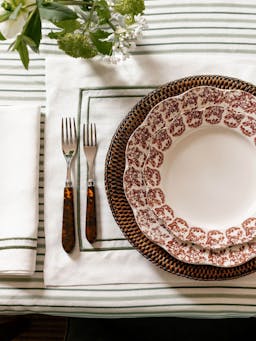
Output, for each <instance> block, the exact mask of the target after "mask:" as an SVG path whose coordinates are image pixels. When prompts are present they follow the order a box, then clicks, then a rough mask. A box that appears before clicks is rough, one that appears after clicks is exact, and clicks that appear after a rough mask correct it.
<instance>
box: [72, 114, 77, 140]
mask: <svg viewBox="0 0 256 341" xmlns="http://www.w3.org/2000/svg"><path fill="white" fill-rule="evenodd" d="M73 128H74V142H75V141H77V134H76V122H75V119H74V118H73Z"/></svg>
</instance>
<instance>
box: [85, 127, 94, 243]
mask: <svg viewBox="0 0 256 341" xmlns="http://www.w3.org/2000/svg"><path fill="white" fill-rule="evenodd" d="M83 148H84V153H85V156H86V159H87V166H88V176H87V202H86V221H85V235H86V238H87V240H88V241H89V242H90V243H93V242H95V240H96V237H97V222H96V204H95V176H94V162H95V156H96V153H97V136H96V125H95V124H92V123H91V124H84V125H83Z"/></svg>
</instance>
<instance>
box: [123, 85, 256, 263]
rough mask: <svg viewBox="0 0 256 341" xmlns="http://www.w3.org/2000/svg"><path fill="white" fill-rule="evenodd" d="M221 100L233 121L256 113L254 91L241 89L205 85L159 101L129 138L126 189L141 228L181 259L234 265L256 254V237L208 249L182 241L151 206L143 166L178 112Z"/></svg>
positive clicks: (212, 104)
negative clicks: (157, 137)
mask: <svg viewBox="0 0 256 341" xmlns="http://www.w3.org/2000/svg"><path fill="white" fill-rule="evenodd" d="M220 103H221V104H222V105H223V103H226V104H227V105H228V107H229V110H233V111H234V114H235V116H234V117H233V118H232V120H233V119H234V122H233V121H232V120H231V121H230V122H233V123H232V124H236V122H238V121H239V117H240V116H241V115H250V114H254V111H255V106H256V99H255V97H254V96H252V95H251V94H248V93H246V92H244V91H241V90H221V89H218V88H214V87H208V86H201V87H196V88H193V89H190V90H189V91H187V92H185V93H183V94H181V95H179V96H176V97H172V98H168V99H166V100H164V101H162V102H160V103H158V104H157V105H156V106H155V107H154V108H153V109H152V110H151V111H150V113H149V114H148V116H147V117H146V119H145V120H144V122H143V123H142V125H140V126H139V127H138V128H137V129H136V130H135V131H134V133H133V134H132V136H131V137H130V139H129V141H128V144H127V148H126V168H125V172H124V191H125V194H126V197H127V200H128V202H129V204H130V205H131V207H132V210H133V213H134V216H135V219H136V222H137V224H138V226H139V228H140V229H141V231H142V232H143V233H144V234H145V235H146V236H147V237H148V238H149V239H150V240H152V241H153V242H155V243H156V244H158V245H159V246H161V247H163V248H164V249H165V250H166V251H167V252H169V253H170V254H171V255H173V256H174V257H176V258H177V259H179V260H181V261H184V262H187V263H193V264H210V265H216V266H223V267H225V266H227V267H230V266H236V265H240V264H243V263H244V262H246V261H248V260H249V259H251V258H253V257H255V255H256V253H255V252H256V243H255V241H254V240H252V241H251V242H248V243H243V244H239V245H235V246H230V247H226V248H222V249H221V250H213V249H207V248H204V247H202V246H199V245H194V244H193V243H190V242H184V241H182V240H181V239H179V238H177V237H176V236H175V235H174V233H173V232H171V231H170V230H167V229H166V228H165V226H164V224H163V222H162V220H161V218H159V217H157V216H156V215H155V214H154V212H153V211H152V210H151V208H150V207H149V206H148V203H147V198H146V194H147V190H146V184H145V182H144V177H143V168H144V166H145V161H146V158H147V155H148V151H149V148H150V146H151V143H152V138H153V136H154V134H155V133H156V132H157V131H158V130H159V129H162V128H165V127H167V126H168V125H170V122H172V120H173V119H174V118H175V117H176V116H177V115H179V114H182V113H183V112H185V111H189V110H190V111H191V110H204V108H206V107H209V106H218V105H220ZM236 115H237V116H236ZM239 115H240V116H239ZM177 122H178V121H176V123H177ZM179 129H180V128H179V127H178V130H179ZM178 130H177V131H178Z"/></svg>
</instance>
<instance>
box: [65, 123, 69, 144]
mask: <svg viewBox="0 0 256 341" xmlns="http://www.w3.org/2000/svg"><path fill="white" fill-rule="evenodd" d="M65 128H66V131H65V133H66V143H69V139H68V138H69V136H68V118H67V117H66V119H65Z"/></svg>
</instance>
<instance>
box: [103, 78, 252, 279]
mask: <svg viewBox="0 0 256 341" xmlns="http://www.w3.org/2000/svg"><path fill="white" fill-rule="evenodd" d="M202 85H208V86H215V87H217V88H220V89H240V90H244V91H247V92H249V93H251V94H253V95H256V87H255V86H254V85H252V84H250V83H247V82H244V81H242V80H239V79H236V78H230V77H224V76H215V75H207V76H205V75H204V76H193V77H187V78H182V79H179V80H176V81H173V82H170V83H167V84H164V85H162V86H160V87H159V88H157V89H156V90H154V91H152V92H150V93H149V94H148V95H147V96H145V97H144V98H142V99H141V100H140V101H139V102H138V103H137V104H136V105H135V106H134V107H133V108H132V110H131V111H130V112H129V113H128V114H127V116H126V117H125V119H124V120H123V121H122V122H121V124H120V125H119V127H118V128H117V130H116V132H115V134H114V136H113V138H112V141H111V144H110V147H109V150H108V154H107V157H106V163H105V188H106V193H107V197H108V201H109V205H110V208H111V210H112V213H113V216H114V218H115V220H116V222H117V224H118V225H119V227H120V229H121V230H122V232H123V233H124V235H125V237H126V238H127V240H128V241H129V242H130V243H131V244H132V245H133V246H134V248H135V249H137V250H138V251H139V252H140V253H141V254H142V255H143V256H144V257H146V258H147V259H148V260H150V261H151V262H152V263H154V264H155V265H157V266H159V267H160V268H162V269H163V270H165V271H168V272H170V273H173V274H176V275H179V276H184V277H188V278H191V279H198V280H225V279H233V278H238V277H241V276H245V275H248V274H250V273H252V272H254V271H255V270H256V258H253V259H251V260H250V261H248V262H246V263H244V264H242V265H239V266H236V267H227V268H226V267H225V268H222V267H215V266H211V265H194V264H187V263H184V262H181V261H179V260H177V259H176V258H174V257H173V256H171V255H170V254H168V253H167V252H166V251H165V250H163V249H162V248H161V247H159V246H158V245H156V244H154V243H153V242H151V241H150V240H149V239H147V237H146V236H145V235H144V234H143V233H142V232H141V230H140V229H139V227H138V225H137V224H136V222H135V218H134V215H133V212H132V209H131V207H130V205H129V203H128V202H127V200H126V197H125V194H124V190H123V173H124V169H125V149H126V144H127V142H128V140H129V138H130V136H131V134H132V133H133V131H134V130H135V129H136V128H137V127H138V126H139V125H140V124H141V123H142V122H143V121H144V119H145V117H146V116H147V114H148V113H149V111H150V110H151V109H152V108H153V107H154V106H155V105H156V104H157V103H158V102H160V101H162V100H164V99H166V98H168V97H171V96H176V95H179V94H181V93H183V92H185V91H187V90H189V89H191V88H193V87H196V86H202Z"/></svg>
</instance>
